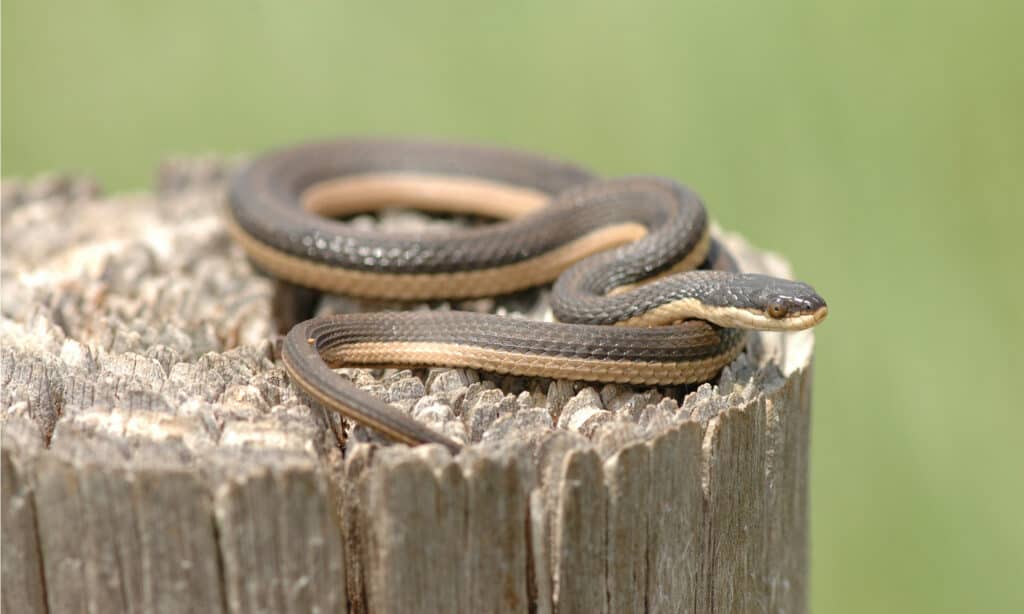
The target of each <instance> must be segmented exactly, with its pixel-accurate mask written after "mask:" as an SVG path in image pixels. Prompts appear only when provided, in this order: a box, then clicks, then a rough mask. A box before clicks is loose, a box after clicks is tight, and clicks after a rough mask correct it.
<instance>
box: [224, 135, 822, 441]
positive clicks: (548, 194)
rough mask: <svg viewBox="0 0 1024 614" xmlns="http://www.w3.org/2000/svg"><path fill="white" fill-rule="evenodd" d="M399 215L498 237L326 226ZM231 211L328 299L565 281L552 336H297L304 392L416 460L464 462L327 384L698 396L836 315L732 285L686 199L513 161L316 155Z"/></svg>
mask: <svg viewBox="0 0 1024 614" xmlns="http://www.w3.org/2000/svg"><path fill="white" fill-rule="evenodd" d="M396 204H397V205H402V206H411V207H414V208H419V209H425V210H430V211H444V212H455V213H472V214H475V215H480V216H484V217H490V218H496V219H499V220H501V221H498V222H496V223H493V224H489V225H485V226H481V227H475V228H467V229H461V230H456V231H452V232H450V233H445V234H443V235H437V234H428V233H415V234H396V233H380V232H373V231H366V230H356V229H354V228H352V227H351V226H350V225H347V224H345V223H343V222H340V221H337V220H334V219H328V217H326V216H334V217H338V216H348V215H352V214H355V213H361V212H366V211H373V210H377V209H380V208H382V207H386V206H394V205H396ZM229 210H230V218H229V226H230V228H231V230H232V234H233V235H234V237H235V238H236V240H237V241H238V242H239V243H240V244H241V245H242V246H243V248H244V249H245V250H246V252H247V253H248V254H249V256H250V257H251V258H252V259H253V260H254V261H255V262H256V263H257V264H258V265H259V266H260V267H261V268H264V269H265V270H267V271H268V272H270V273H271V274H273V275H276V276H278V277H280V278H282V279H285V280H287V281H289V282H292V283H295V284H298V285H303V286H308V287H312V288H316V289H319V290H324V291H330V292H338V293H343V294H349V295H353V296H359V297H368V298H384V299H396V300H426V299H438V298H469V297H478V296H491V295H496V294H504V293H508V292H513V291H516V290H521V289H524V288H527V287H531V286H536V285H540V284H545V283H550V282H552V281H554V282H555V284H554V288H553V291H552V301H551V303H552V310H553V312H554V315H555V317H556V318H557V319H558V320H559V322H557V323H550V322H535V321H530V320H525V319H520V318H511V317H509V318H503V317H500V316H493V315H481V314H474V313H467V312H415V313H376V314H349V315H339V316H329V317H324V318H317V319H313V320H308V321H305V322H302V323H300V324H298V325H297V326H295V327H294V328H293V329H292V330H291V332H290V333H289V334H288V336H287V337H286V339H285V344H284V348H283V360H284V363H285V367H286V369H287V371H288V374H289V376H290V378H291V379H292V381H293V382H294V383H295V384H296V385H298V386H299V387H300V388H301V389H302V390H303V391H304V392H305V393H306V394H307V395H309V396H311V397H313V398H315V399H316V400H318V401H319V402H321V403H322V404H324V405H325V406H327V407H329V408H332V409H335V410H337V411H339V412H341V413H342V414H344V415H346V416H347V417H349V418H351V419H353V420H355V421H357V422H361V423H363V424H366V425H368V426H371V427H373V428H375V429H377V430H379V431H382V432H383V433H385V434H387V435H389V436H391V437H393V438H394V439H397V440H399V441H403V442H406V443H410V444H416V443H424V442H435V443H441V444H443V445H445V446H447V447H448V448H449V449H451V450H457V449H458V448H459V444H458V443H457V442H455V441H453V440H451V439H450V438H448V437H445V436H444V435H441V434H440V433H437V432H436V431H434V430H432V429H429V428H427V427H426V426H424V425H422V424H420V423H419V422H417V421H416V420H414V419H412V418H411V417H409V416H408V415H406V414H404V413H402V412H400V411H399V410H397V409H395V408H393V407H390V406H389V405H387V404H386V403H384V402H382V401H379V400H377V399H375V398H374V397H372V396H371V395H369V394H368V393H366V392H363V391H362V390H360V389H358V388H357V387H355V386H354V385H353V384H351V383H349V382H348V381H346V380H345V379H343V378H341V377H339V376H338V375H337V374H335V373H334V372H333V371H331V370H330V367H332V366H341V365H388V366H413V365H418V366H422V365H437V366H450V367H468V368H476V369H483V370H488V371H495V372H499V373H514V374H518V375H526V376H540V377H553V378H564V379H576V380H586V381H601V382H624V383H635V384H677V383H691V382H701V381H707V380H709V379H711V378H712V377H714V375H715V374H717V373H718V371H720V370H721V369H722V367H723V366H725V365H726V364H728V363H729V362H731V361H732V360H733V359H734V358H735V357H736V356H737V355H738V354H739V352H741V351H742V350H743V347H744V342H745V338H746V334H745V332H744V330H742V329H760V330H797V329H800V328H807V327H809V326H813V325H814V324H816V323H818V322H820V321H821V320H822V319H823V318H824V317H825V315H826V313H827V307H826V306H825V302H824V300H822V299H821V297H820V296H818V295H817V293H815V292H814V290H813V289H812V288H811V287H810V286H807V285H806V284H802V283H800V282H794V281H789V280H783V279H777V278H771V277H766V276H762V275H752V274H744V273H739V272H736V271H735V270H734V265H733V262H732V259H731V258H730V257H729V255H728V254H727V253H726V252H725V251H724V249H723V248H722V247H721V246H720V245H718V244H717V243H715V242H714V241H712V240H711V239H710V238H709V233H708V222H707V215H706V213H705V210H704V207H703V204H702V203H701V202H700V199H699V198H698V197H697V196H696V194H694V193H693V192H691V191H690V190H689V189H687V188H686V187H684V186H681V185H679V184H677V183H675V182H672V181H670V180H667V179H661V178H653V177H650V178H644V177H635V178H626V179H614V180H599V179H596V178H595V177H594V176H592V175H591V174H590V173H588V172H587V171H585V170H583V169H580V168H578V167H576V166H573V165H571V164H567V163H563V162H557V161H553V160H549V159H547V158H544V157H540V156H535V155H530V154H525V153H520V152H514V151H509V150H502V149H493V148H485V147H477V146H470V145H457V144H446V143H435V142H418V141H388V140H368V141H336V142H326V143H318V144H312V145H305V146H301V147H296V148H292V149H287V150H282V151H277V152H273V153H270V154H268V155H266V156H264V157H262V158H259V159H257V160H256V161H254V162H253V163H251V164H250V165H249V166H248V167H246V168H245V169H244V170H243V171H242V172H241V173H239V175H238V176H237V177H236V178H235V180H234V182H233V183H232V186H231V190H230V194H229ZM697 267H701V268H702V269H703V270H693V269H696V268H697Z"/></svg>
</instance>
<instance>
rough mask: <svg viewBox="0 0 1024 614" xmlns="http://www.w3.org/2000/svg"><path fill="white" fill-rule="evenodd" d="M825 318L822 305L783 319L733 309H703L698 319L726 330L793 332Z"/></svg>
mask: <svg viewBox="0 0 1024 614" xmlns="http://www.w3.org/2000/svg"><path fill="white" fill-rule="evenodd" d="M826 316H828V307H827V306H825V305H822V306H821V307H818V308H817V309H815V310H813V311H807V312H801V313H797V314H793V315H789V316H787V317H784V318H773V317H771V316H769V315H767V314H766V313H764V312H763V311H761V310H755V309H741V308H735V307H718V308H705V309H704V310H703V313H701V314H700V315H699V316H698V317H701V318H703V319H707V320H708V321H710V322H714V323H715V324H717V325H719V326H724V327H727V328H745V329H748V330H759V331H767V332H794V331H798V330H805V329H808V328H812V327H814V326H816V325H817V324H818V323H819V322H821V321H822V320H824V319H825V317H826Z"/></svg>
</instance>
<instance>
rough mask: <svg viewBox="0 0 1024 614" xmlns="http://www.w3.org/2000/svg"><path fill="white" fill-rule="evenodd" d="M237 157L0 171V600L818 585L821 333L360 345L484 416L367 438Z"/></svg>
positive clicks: (351, 597) (734, 598) (750, 603)
mask: <svg viewBox="0 0 1024 614" xmlns="http://www.w3.org/2000/svg"><path fill="white" fill-rule="evenodd" d="M229 166H230V165H229V164H226V163H224V162H222V161H217V160H186V161H176V162H171V163H168V164H166V165H165V166H164V167H163V168H162V169H161V171H160V176H159V181H158V189H157V192H156V193H155V194H148V193H147V194H134V195H125V196H118V197H112V198H102V197H100V196H98V194H97V191H96V189H95V186H94V185H93V184H91V183H89V182H86V181H82V180H78V179H74V178H66V177H51V178H47V179H43V180H36V181H33V182H24V183H18V182H5V184H4V186H3V188H4V192H3V201H4V202H3V321H2V330H0V332H2V341H3V349H2V356H0V358H2V363H0V367H2V374H0V376H2V385H3V388H2V396H0V409H2V420H3V423H2V424H3V442H2V443H3V449H2V471H3V475H2V480H3V481H2V497H3V498H2V508H3V517H2V523H3V524H2V528H3V535H2V537H3V545H2V554H3V558H2V582H3V584H2V586H3V608H4V611H7V612H26V613H30V612H50V613H55V612H79V611H81V612H122V611H123V612H150V611H160V612H197V611H201V612H239V613H241V612H252V611H272V612H297V613H298V612H444V613H448V612H469V613H475V612H523V613H526V612H538V613H548V612H558V613H559V614H566V613H569V612H583V613H587V614H590V613H594V612H609V613H616V612H644V611H647V612H651V613H657V612H701V613H710V612H789V613H792V612H805V611H806V597H807V478H808V431H809V420H810V403H811V358H812V352H813V336H812V335H811V333H809V332H805V333H798V334H792V335H786V336H783V335H778V334H761V335H757V336H756V337H755V338H754V340H753V342H752V344H751V348H750V350H749V351H748V353H747V354H746V355H744V356H742V357H741V358H740V359H739V360H738V361H737V362H736V363H735V364H734V365H732V366H731V367H729V368H728V369H727V370H726V371H725V372H724V373H723V375H722V376H721V378H720V379H719V381H718V382H716V384H715V385H704V386H701V387H699V388H697V389H696V390H685V389H679V388H671V389H665V388H662V389H657V390H646V389H640V388H631V387H628V386H614V385H608V386H599V387H591V386H587V385H586V384H580V383H572V382H550V381H538V380H524V379H520V378H511V377H497V376H490V375H486V374H484V375H480V374H477V373H474V372H469V371H464V370H454V369H429V370H426V369H425V370H417V371H362V370H354V369H352V370H344V371H343V374H344V375H345V376H347V377H351V378H354V379H355V380H356V381H357V382H359V383H360V384H361V385H363V386H365V387H366V388H368V389H369V390H371V391H374V392H375V393H376V394H378V395H379V396H380V397H381V398H384V399H387V400H388V401H389V402H391V403H393V404H395V405H397V406H399V407H402V408H404V409H406V410H408V411H411V412H412V413H413V414H414V415H416V416H418V417H419V418H420V419H422V420H425V421H428V422H431V423H433V424H434V425H435V426H436V427H438V428H441V429H443V430H445V431H447V432H449V433H451V434H453V435H458V436H461V437H463V438H468V439H470V440H471V441H473V442H474V444H473V445H472V446H470V447H469V448H467V449H466V450H465V451H464V452H463V453H461V454H460V455H459V456H458V457H455V458H453V457H452V456H451V455H449V454H448V453H447V452H446V451H445V450H443V449H442V448H440V447H436V446H421V447H418V448H409V447H405V446H401V445H383V444H382V443H381V441H380V440H379V439H378V438H377V437H376V436H375V435H374V434H373V433H370V432H368V431H366V430H364V429H362V428H354V429H351V431H350V432H349V434H348V438H347V441H345V440H343V437H344V436H345V435H344V434H345V430H344V428H343V425H342V424H341V422H340V420H339V419H338V417H337V416H334V415H333V414H332V415H326V414H324V413H322V412H321V411H319V410H316V409H311V408H309V407H307V406H306V405H305V404H303V402H302V400H301V399H300V398H299V397H298V396H297V395H296V393H295V392H294V391H293V390H292V389H291V387H290V386H289V385H288V382H287V378H286V376H285V375H284V372H283V370H282V369H281V367H280V363H279V362H276V361H275V348H274V343H273V340H274V338H275V337H274V335H275V334H276V331H275V329H274V323H273V321H272V319H271V302H272V296H273V284H272V282H271V281H270V280H267V279H265V278H263V277H261V276H259V275H257V274H255V273H254V272H253V270H252V269H251V267H250V266H249V264H248V263H247V262H246V261H245V259H244V257H243V256H242V255H241V252H240V251H239V250H238V249H237V248H235V247H234V246H233V245H232V244H231V243H230V241H229V239H228V237H227V235H226V233H225V231H224V227H223V224H222V223H221V219H220V217H219V216H220V211H221V206H222V199H223V178H224V177H225V175H226V174H227V172H228V170H229ZM357 223H365V224H371V223H378V222H374V221H372V220H369V219H363V220H359V221H358V222H357ZM379 223H381V224H383V225H387V224H391V223H395V224H398V223H401V224H406V225H407V224H409V223H426V222H425V221H424V220H421V219H420V218H418V217H416V216H415V215H412V214H401V213H396V214H394V215H385V216H383V219H382V221H380V222H379ZM725 240H726V241H727V242H728V244H729V245H730V246H731V247H732V248H733V249H734V251H736V253H737V254H738V257H739V258H740V260H741V261H742V263H743V265H744V267H745V268H747V269H749V270H754V271H763V272H767V273H772V274H781V275H785V274H787V273H788V269H787V267H786V265H785V263H784V262H783V261H781V260H780V259H779V258H777V257H774V256H770V255H766V254H763V253H761V252H758V251H756V250H753V249H751V248H749V247H747V246H746V245H745V244H744V243H743V241H742V240H740V239H738V238H735V237H726V238H725ZM325 303H326V305H325V306H324V309H325V310H328V309H343V310H344V309H356V308H361V307H363V306H360V305H357V304H354V303H352V302H351V301H346V300H344V299H330V300H327V301H325ZM545 305H546V303H545V294H544V292H542V291H533V292H527V293H523V294H521V295H517V296H514V297H506V298H502V299H499V300H497V301H474V302H468V303H465V304H461V305H459V306H458V307H460V308H472V309H480V310H498V311H518V312H522V313H527V314H531V315H534V316H536V315H538V314H540V313H543V311H544V308H545Z"/></svg>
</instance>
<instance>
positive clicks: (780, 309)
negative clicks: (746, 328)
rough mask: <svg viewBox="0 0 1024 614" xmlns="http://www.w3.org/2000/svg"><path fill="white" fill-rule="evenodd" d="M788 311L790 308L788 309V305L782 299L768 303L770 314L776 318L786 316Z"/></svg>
mask: <svg viewBox="0 0 1024 614" xmlns="http://www.w3.org/2000/svg"><path fill="white" fill-rule="evenodd" d="M787 313H789V310H788V309H786V305H785V304H784V303H783V302H782V301H779V300H775V301H772V302H771V303H769V304H768V315H770V316H771V317H773V318H775V319H776V320H779V319H782V318H784V317H786V314H787Z"/></svg>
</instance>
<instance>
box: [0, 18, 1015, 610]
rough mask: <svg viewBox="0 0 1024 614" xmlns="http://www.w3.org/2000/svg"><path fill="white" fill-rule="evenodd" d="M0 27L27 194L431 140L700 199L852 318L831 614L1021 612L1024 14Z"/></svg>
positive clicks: (832, 339) (832, 425)
mask: <svg viewBox="0 0 1024 614" xmlns="http://www.w3.org/2000/svg"><path fill="white" fill-rule="evenodd" d="M2 10H3V41H2V52H3V55H2V62H3V67H2V68H3V100H2V102H3V119H2V122H3V126H2V127H3V174H4V176H5V177H10V176H24V175H31V174H34V173H38V172H40V171H46V170H54V169H62V170H75V171H81V172H86V173H90V174H94V175H96V176H97V177H99V178H100V179H101V180H102V182H103V183H104V184H105V185H106V186H107V187H108V188H110V189H112V190H137V189H144V188H145V187H146V186H148V185H149V184H150V182H151V177H152V174H153V169H154V167H155V165H156V164H157V162H158V161H159V160H161V159H162V158H164V157H166V156H169V155H171V154H182V153H203V152H229V153H230V152H256V151H259V150H262V149H265V148H268V147H272V146H276V145H281V144H285V143H291V142H294V141H300V140H303V139H307V138H319V137H324V136H328V135H344V134H415V135H426V136H443V137H449V138H457V139H468V140H473V141H483V142H492V143H500V144H507V145H512V146H516V147H522V148H526V149H533V150H539V151H543V152H547V153H549V154H553V155H557V156H562V157H566V158H569V159H572V160H577V161H580V162H581V163H584V164H586V165H589V166H591V167H593V168H594V169H596V170H598V171H601V172H603V173H606V174H609V175H617V174H625V173H660V174H665V175H670V176H673V177H677V178H680V179H682V180H684V181H685V182H687V183H689V184H690V185H692V186H694V187H695V188H696V189H697V190H698V191H699V192H700V193H701V194H702V195H703V196H704V197H705V198H706V200H707V201H708V203H709V206H710V208H711V211H712V215H713V216H715V217H717V218H718V220H720V221H721V223H722V224H723V225H724V226H726V227H727V228H730V229H735V230H739V231H741V232H743V233H745V234H746V235H747V236H749V237H750V238H751V239H752V240H753V241H754V242H755V243H757V244H759V245H761V246H765V247H769V248H772V249H775V250H778V251H781V252H783V253H785V254H786V255H787V256H788V257H789V258H790V259H791V261H792V262H793V263H794V266H795V268H796V271H797V273H798V274H799V276H800V277H801V278H803V279H805V280H807V281H809V282H811V283H813V284H814V285H815V286H817V288H818V289H819V290H820V291H821V292H822V294H823V295H824V296H825V297H826V298H827V299H828V300H829V303H830V306H831V308H832V313H831V315H830V317H829V320H828V321H827V322H825V324H824V325H823V326H822V327H821V328H820V334H819V337H818V352H817V363H816V364H817V371H816V378H817V381H816V391H815V394H816V402H815V415H814V433H813V444H812V445H813V461H812V479H813V486H812V500H811V506H812V509H811V511H812V521H813V529H812V531H813V542H812V552H811V555H812V560H813V563H812V565H813V568H812V571H813V577H812V595H811V596H812V604H813V607H814V611H816V612H967V611H972V612H1022V611H1024V586H1022V584H1024V520H1022V516H1024V509H1022V508H1024V486H1022V484H1024V479H1022V478H1024V476H1022V473H1024V471H1022V470H1024V458H1022V453H1021V447H1022V445H1021V444H1022V440H1024V435H1022V432H1024V412H1022V410H1024V402H1022V401H1021V395H1020V383H1019V382H1020V381H1021V380H1020V379H1018V378H1021V377H1022V372H1021V370H1022V368H1024V361H1022V360H1021V355H1022V342H1024V335H1022V329H1024V309H1022V307H1021V305H1022V301H1024V286H1022V283H1021V277H1020V275H1019V271H1018V269H1019V268H1020V267H1021V265H1022V263H1024V249H1022V247H1021V233H1022V232H1024V223H1022V222H1024V214H1022V212H1021V205H1022V204H1024V203H1022V195H1024V190H1022V187H1024V186H1022V183H1024V179H1022V177H1024V146H1022V137H1024V111H1022V109H1024V44H1022V43H1021V42H1020V41H1021V38H1020V37H1021V36H1022V34H1021V26H1022V24H1024V4H1021V3H1019V2H984V3H961V2H951V1H941V2H924V1H919V2H881V1H877V0H870V1H859V2H854V1H842V2H806V1H804V2H801V1H799V0H788V1H783V2H773V3H753V2H746V3H744V2H735V1H728V0H727V1H719V2H711V1H708V2H652V1H643V2H622V3H590V4H583V3H561V4H557V5H556V4H555V3H551V2H541V1H536V0H529V1H522V0H520V1H518V2H510V3H503V4H500V5H498V4H495V5H493V6H488V5H487V4H486V3H481V2H476V1H469V0H467V1H462V2H447V3H443V4H438V3H429V2H425V3H415V2H410V3H402V4H401V5H399V4H398V3H394V2H382V1H379V0H378V1H376V2H370V1H361V2H277V3H272V2H266V1H253V0H245V1H242V0H232V1H222V2H213V3H211V2H206V1H198V0H185V1H178V2H130V1H128V0H96V1H92V2H73V1H64V2H55V1H48V0H6V1H5V2H4V3H3V9H2Z"/></svg>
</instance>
